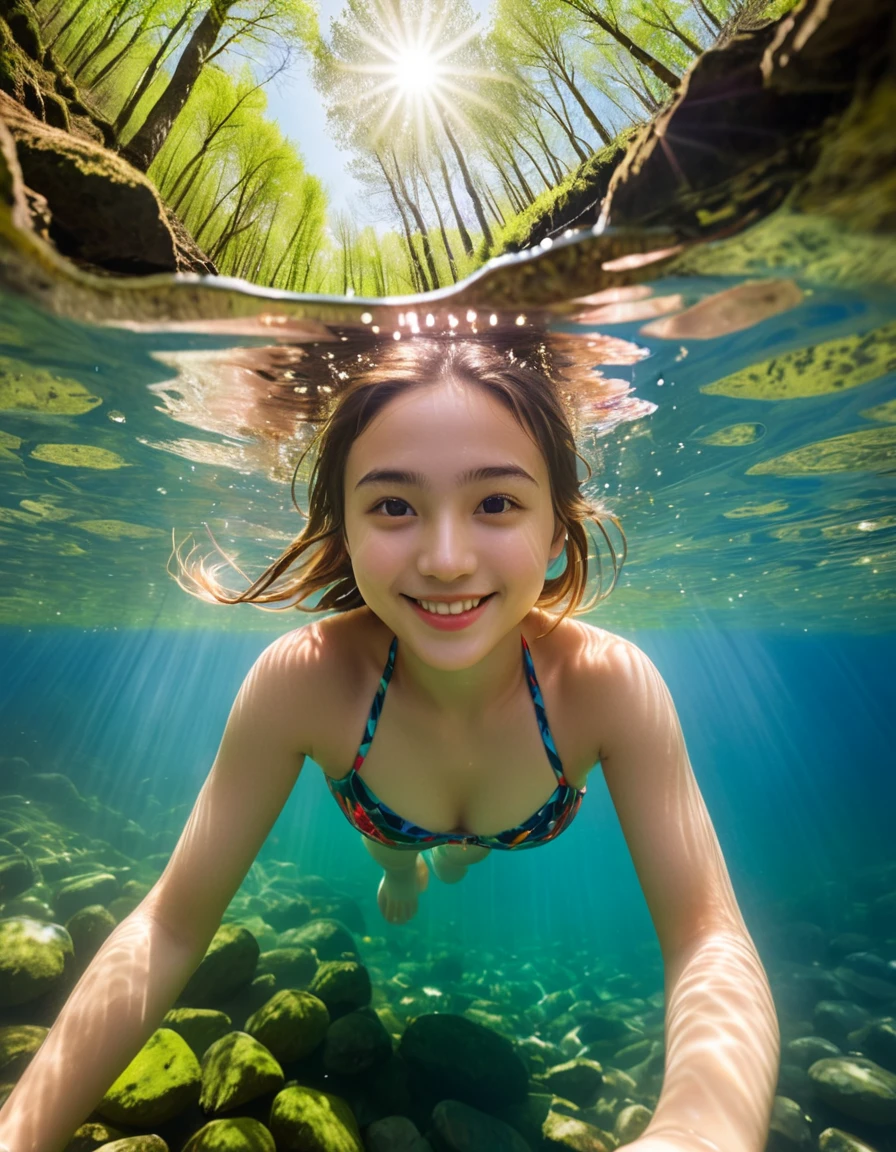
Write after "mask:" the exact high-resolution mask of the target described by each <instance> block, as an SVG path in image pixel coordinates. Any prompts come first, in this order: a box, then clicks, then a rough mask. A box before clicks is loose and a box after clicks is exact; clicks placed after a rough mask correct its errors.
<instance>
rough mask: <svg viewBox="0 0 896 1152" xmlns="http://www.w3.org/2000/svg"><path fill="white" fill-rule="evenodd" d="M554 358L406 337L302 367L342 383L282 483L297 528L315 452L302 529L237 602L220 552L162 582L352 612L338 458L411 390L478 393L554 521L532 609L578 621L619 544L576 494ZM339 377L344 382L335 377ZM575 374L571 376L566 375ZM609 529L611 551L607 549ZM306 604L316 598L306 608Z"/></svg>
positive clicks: (483, 342) (547, 353)
mask: <svg viewBox="0 0 896 1152" xmlns="http://www.w3.org/2000/svg"><path fill="white" fill-rule="evenodd" d="M324 347H326V346H324ZM332 347H333V346H332V345H330V348H332ZM337 347H338V346H337ZM559 348H560V345H559V342H558V343H557V344H552V343H551V342H550V341H549V340H548V339H547V338H545V337H544V335H543V334H542V336H541V338H539V337H538V335H537V333H535V334H529V335H528V338H527V336H526V334H510V335H508V337H507V338H505V339H503V340H502V338H501V337H500V336H499V335H498V334H497V333H494V332H492V333H489V334H488V336H487V338H485V337H484V336H483V338H479V339H475V338H469V337H463V338H461V339H451V338H448V337H432V336H415V337H412V338H411V339H406V340H400V341H395V342H393V343H390V345H389V346H387V347H385V348H383V346H382V344H381V345H380V346H379V348H378V349H377V351H376V353H375V354H374V355H372V356H371V355H366V354H364V355H362V354H360V353H357V354H354V355H345V354H344V355H343V356H342V357H340V358H339V360H338V361H336V362H334V354H333V353H332V352H325V353H324V355H323V356H322V357H317V358H314V357H312V358H311V360H309V361H305V362H304V363H303V367H306V365H309V364H311V363H314V362H317V363H320V364H323V365H324V367H325V369H326V370H327V372H328V374H329V380H330V381H331V383H332V382H340V381H341V382H342V386H341V387H339V388H332V389H331V388H330V387H329V386H328V387H327V388H326V389H325V391H326V392H330V391H331V390H332V391H333V392H334V393H335V395H334V396H333V397H332V400H331V402H330V406H329V410H328V411H326V413H325V414H324V416H323V420H322V422H321V424H320V427H319V429H318V431H317V433H316V435H315V436H314V438H313V439H312V440H311V442H310V444H309V445H308V447H307V448H306V449H305V451H304V452H303V453H302V456H301V458H300V460H299V463H298V465H297V467H296V470H295V473H294V475H293V481H292V497H293V503H294V504H295V506H296V508H297V509H298V511H299V513H300V514H301V515H303V516H304V515H305V513H303V512H302V510H301V508H300V507H299V504H298V502H297V500H296V493H295V490H296V480H297V477H298V476H299V473H300V470H301V468H302V464H303V462H304V460H305V457H306V456H307V455H308V453H309V452H312V451H313V450H315V449H316V454H315V456H314V464H313V468H312V470H311V474H310V481H309V486H308V503H309V510H308V513H307V516H306V521H307V522H306V524H305V526H304V527H303V529H302V531H301V532H300V533H299V535H298V536H297V537H296V538H295V540H294V541H293V542H292V543H291V544H290V545H289V547H287V548H286V549H285V550H284V551H283V553H282V554H281V555H280V556H279V557H278V558H277V559H276V560H275V561H274V562H273V563H272V564H270V565H269V566H268V567H267V568H266V569H265V570H264V572H262V573H261V575H260V576H259V577H258V578H257V579H256V580H254V581H252V582H251V583H250V585H249V587H248V588H246V589H245V590H243V591H241V592H234V591H231V590H229V589H227V588H225V587H224V586H223V585H222V584H221V582H220V580H219V573H220V572H221V571H222V569H223V568H224V567H225V566H228V565H229V566H230V567H233V568H234V569H235V570H236V571H240V569H239V568H238V566H237V565H236V564H235V563H234V561H233V560H231V559H229V558H228V557H226V556H225V555H224V553H223V552H222V550H221V549H220V548H218V554H219V556H221V557H223V560H222V561H218V562H215V563H212V564H210V563H209V562H208V560H207V559H205V558H203V557H201V556H199V555H198V549H197V548H196V547H194V548H193V549H192V550H191V551H190V552H189V553H188V554H187V555H182V554H181V550H176V551H175V553H174V555H173V557H172V559H173V560H175V561H176V570H175V571H173V573H172V574H173V575H174V576H175V579H177V581H178V583H179V584H180V585H181V587H182V588H184V589H185V590H186V591H188V592H190V593H192V594H193V595H196V596H198V597H200V598H202V599H204V600H209V601H217V602H220V603H224V604H244V603H254V604H256V605H258V606H264V605H276V606H278V607H280V608H298V609H300V610H302V611H305V612H324V611H336V612H346V611H349V610H350V609H353V608H358V607H360V606H361V605H363V603H364V600H363V598H362V596H361V593H360V592H359V590H358V586H357V584H356V582H355V577H354V573H353V571H352V564H351V560H350V558H349V554H348V551H347V549H346V546H345V491H344V482H345V469H346V462H347V460H348V454H349V451H350V449H351V446H352V444H353V443H354V441H355V440H356V439H357V438H358V437H359V436H360V435H361V433H362V432H363V431H364V430H365V428H367V426H368V425H369V424H370V423H371V421H372V420H373V419H374V418H375V417H376V416H377V414H378V413H379V412H381V411H382V410H383V409H384V408H385V407H386V405H387V404H389V402H390V401H391V400H392V399H394V398H395V397H396V396H399V395H401V394H402V393H405V392H407V391H408V390H409V389H412V388H419V387H425V386H428V385H431V384H438V383H440V382H444V381H448V380H452V381H463V382H465V383H468V384H471V385H473V386H475V387H478V388H482V389H483V390H484V391H485V392H487V393H488V394H489V395H490V396H492V397H494V398H495V399H496V400H498V401H499V402H500V403H501V404H502V405H503V406H504V407H505V408H506V409H508V410H509V411H510V412H511V413H512V415H513V417H514V419H515V420H516V421H517V423H518V424H519V425H520V427H521V428H522V429H523V430H524V431H526V432H527V433H528V434H529V435H530V436H531V437H532V439H533V440H534V441H535V443H536V444H537V445H538V447H539V449H540V450H541V453H542V455H543V457H544V460H545V462H546V464H547V470H548V475H549V477H550V488H551V500H552V505H553V511H554V515H555V516H556V518H557V520H558V521H559V522H560V523H561V524H562V525H563V527H564V528H565V530H566V534H567V536H566V546H565V551H566V567H565V569H564V571H563V572H562V573H561V574H560V575H558V576H554V577H550V578H548V577H546V578H545V582H544V588H543V590H542V593H541V595H540V596H539V598H538V601H537V605H538V606H539V607H544V608H554V607H556V606H558V605H561V604H562V605H564V607H563V610H562V612H561V613H560V615H559V618H558V619H557V621H556V622H555V623H554V625H553V627H556V626H557V624H559V623H560V621H561V620H562V619H564V618H565V617H566V616H569V615H571V614H579V613H581V612H586V611H588V610H589V609H590V608H592V607H593V606H594V604H596V603H597V602H598V601H599V600H602V599H603V598H605V597H606V596H607V595H609V593H610V592H611V591H612V589H613V586H614V585H615V583H616V581H617V579H618V576H619V572H620V569H621V567H622V564H623V562H624V559H625V552H626V547H625V535H624V533H623V531H622V528H621V526H620V525H619V522H618V520H617V519H616V518H615V516H612V515H611V514H610V513H608V512H607V510H606V509H605V508H604V507H603V505H602V504H601V503H600V502H596V501H592V500H590V499H588V498H587V497H586V496H585V495H584V493H583V492H582V484H583V483H585V482H586V481H587V480H590V479H591V475H592V472H591V467H590V465H589V464H588V462H587V460H585V458H584V457H583V456H582V455H581V454H580V453H579V451H578V450H577V448H576V440H575V433H574V423H575V407H574V404H575V395H574V393H573V392H572V391H571V390H570V383H571V382H572V380H571V378H567V377H566V376H564V373H563V369H564V368H569V367H570V366H571V364H572V360H571V359H570V358H569V357H568V356H565V355H564V354H563V352H562V351H560V350H559ZM348 352H349V350H348V349H346V353H348ZM345 367H348V369H349V371H348V372H346V371H344V370H342V369H344V368H345ZM576 374H578V371H577V370H576V369H574V370H573V375H576ZM307 378H308V379H313V377H310V376H309V377H307ZM318 391H319V390H318ZM579 461H581V462H582V464H583V465H584V468H585V471H586V473H587V475H586V481H582V482H581V483H580V481H579V479H578V462H579ZM589 524H593V525H594V526H595V527H596V529H597V533H598V537H599V539H598V541H597V543H598V547H597V549H596V552H595V554H594V556H593V557H591V556H589V533H588V531H587V528H588V525H589ZM611 527H612V528H613V529H614V530H615V534H616V535H617V536H618V539H619V541H620V542H621V547H617V545H616V544H614V542H613V536H612V535H611V532H610V531H609V529H610V528H611ZM216 547H217V545H216ZM603 550H606V551H607V552H608V555H609V565H610V568H611V571H612V574H611V576H610V579H607V578H606V575H607V573H606V571H605V564H604V561H603V560H602V557H601V552H602V551H603ZM592 558H593V559H594V561H595V568H596V575H597V583H596V588H595V590H594V593H593V595H592V597H591V599H590V600H589V601H588V602H587V603H584V601H585V595H586V591H587V587H588V583H589V566H590V561H591V559H592ZM240 574H241V575H242V574H243V573H242V572H241V573H240ZM247 579H248V577H247ZM317 593H322V595H321V596H320V597H319V598H318V599H316V600H315V601H314V602H313V603H308V601H309V600H310V599H311V598H312V597H314V596H315V595H316V594H317ZM553 627H552V629H551V630H553Z"/></svg>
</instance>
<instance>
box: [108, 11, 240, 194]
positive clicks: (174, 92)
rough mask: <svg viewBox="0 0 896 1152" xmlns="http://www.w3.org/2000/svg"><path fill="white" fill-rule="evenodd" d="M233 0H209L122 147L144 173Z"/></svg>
mask: <svg viewBox="0 0 896 1152" xmlns="http://www.w3.org/2000/svg"><path fill="white" fill-rule="evenodd" d="M235 3H236V0H212V4H211V7H210V8H209V9H208V11H207V12H206V13H205V15H204V16H203V17H202V19H201V20H200V21H199V24H198V26H197V28H196V30H195V32H194V33H193V35H192V36H191V37H190V40H189V42H188V44H187V46H186V47H185V48H184V50H183V52H182V53H181V55H180V59H179V60H178V62H177V67H176V68H175V69H174V75H173V76H172V77H171V80H170V82H169V84H168V87H167V88H166V89H165V91H164V92H163V93H162V95H161V96H160V97H159V98H158V100H157V101H156V102H155V104H154V105H153V107H152V108H151V109H150V112H149V115H148V116H147V117H146V119H145V120H144V122H143V125H142V127H141V128H140V129H139V130H138V131H137V132H136V133H135V134H134V136H133V137H132V138H131V140H130V141H129V142H128V146H127V148H125V149H124V150H123V153H122V154H123V155H124V157H125V159H126V160H129V161H130V162H131V163H132V164H133V165H134V167H135V168H139V169H140V170H141V171H142V172H145V171H146V170H147V169H148V168H149V166H150V164H152V162H153V160H154V159H155V158H156V156H157V155H158V153H159V149H160V148H161V147H162V145H163V144H164V143H165V141H166V140H167V138H168V133H169V132H170V131H171V126H172V124H173V123H174V121H175V120H176V119H177V117H178V116H179V115H180V112H181V109H182V108H183V106H184V104H186V102H187V100H188V99H189V96H190V93H191V92H192V91H193V85H194V84H195V83H196V81H197V79H198V78H199V74H200V72H201V71H202V69H203V66H204V64H205V61H206V58H207V57H208V55H209V54H210V52H211V51H212V49H213V48H214V46H215V41H216V40H217V39H218V34H219V33H220V31H221V29H222V28H223V26H224V22H225V21H226V19H227V16H228V14H229V12H230V9H231V8H232V7H233V6H234V4H235Z"/></svg>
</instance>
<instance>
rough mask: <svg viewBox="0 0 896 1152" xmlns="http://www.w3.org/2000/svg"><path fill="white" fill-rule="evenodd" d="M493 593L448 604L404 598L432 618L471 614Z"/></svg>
mask: <svg viewBox="0 0 896 1152" xmlns="http://www.w3.org/2000/svg"><path fill="white" fill-rule="evenodd" d="M492 596H494V592H489V594H488V596H477V597H472V598H471V599H469V600H455V601H453V602H452V603H450V604H448V603H446V602H445V601H444V600H417V599H416V598H415V597H414V596H406V597H405V599H406V600H412V601H413V602H414V603H415V604H417V605H419V606H420V607H421V608H422V609H423V611H424V612H431V613H432V614H433V615H434V616H460V615H461V614H462V613H463V612H471V611H472V610H473V609H474V608H478V607H479V605H480V604H484V603H485V601H486V600H489V599H491V597H492Z"/></svg>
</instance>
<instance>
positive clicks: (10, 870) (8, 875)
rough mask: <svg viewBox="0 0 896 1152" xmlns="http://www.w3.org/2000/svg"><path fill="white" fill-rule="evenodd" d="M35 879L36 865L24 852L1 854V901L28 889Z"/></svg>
mask: <svg viewBox="0 0 896 1152" xmlns="http://www.w3.org/2000/svg"><path fill="white" fill-rule="evenodd" d="M34 880H35V875H34V865H33V864H32V863H31V861H30V860H29V859H28V857H27V856H26V855H25V854H24V853H23V852H15V853H13V854H11V855H9V856H0V902H2V903H6V901H7V900H12V898H13V897H14V896H18V895H19V893H21V892H25V891H27V889H29V888H30V887H31V885H32V884H33V883H34Z"/></svg>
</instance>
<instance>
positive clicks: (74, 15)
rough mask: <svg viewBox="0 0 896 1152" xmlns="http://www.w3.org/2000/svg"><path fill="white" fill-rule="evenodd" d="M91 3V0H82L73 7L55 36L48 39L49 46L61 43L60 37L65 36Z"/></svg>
mask: <svg viewBox="0 0 896 1152" xmlns="http://www.w3.org/2000/svg"><path fill="white" fill-rule="evenodd" d="M89 4H90V0H82V3H81V4H76V5H75V6H74V8H72V10H71V12H69V14H68V16H67V18H66V19H65V20H63V22H62V24H61V25H60V26H59V28H58V29H57V30H56V31H55V32H54V33H53V38H52V39H51V40H48V41H47V47H48V48H55V47H56V45H57V44H58V43H59V39H60V37H61V36H64V35H65V33H66V32H68V30H69V28H70V27H71V26H72V24H74V22H75V21H76V20H77V19H78V17H79V16H80V15H81V13H82V12H83V11H84V10H85V8H87V7H89Z"/></svg>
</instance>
